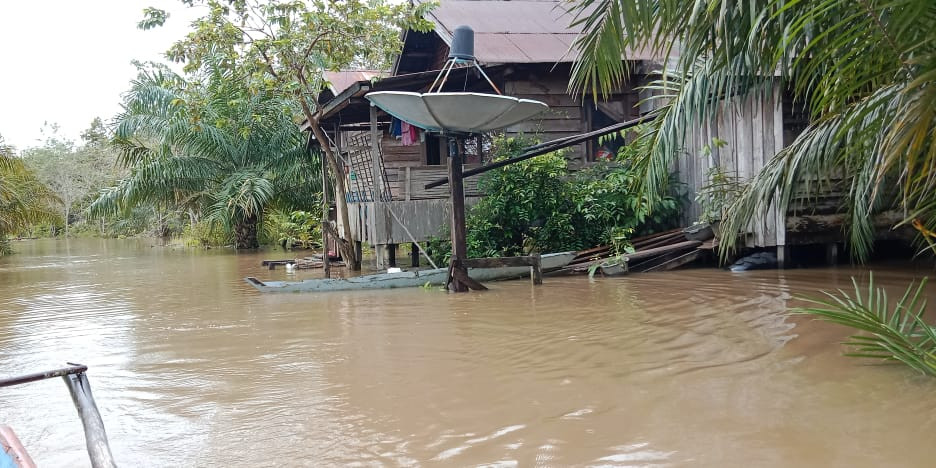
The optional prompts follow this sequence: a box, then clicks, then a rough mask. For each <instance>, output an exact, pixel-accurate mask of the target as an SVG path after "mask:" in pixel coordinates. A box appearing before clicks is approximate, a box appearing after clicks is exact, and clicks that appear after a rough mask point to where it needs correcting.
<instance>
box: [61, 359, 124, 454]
mask: <svg viewBox="0 0 936 468" xmlns="http://www.w3.org/2000/svg"><path fill="white" fill-rule="evenodd" d="M64 378H65V385H67V386H68V391H69V393H71V397H72V401H73V402H74V403H75V408H76V409H77V410H78V416H80V417H81V423H82V425H84V433H85V442H86V443H87V446H88V457H90V458H91V466H92V467H93V468H116V467H117V464H116V463H115V462H114V456H113V455H111V451H110V446H109V445H108V443H107V433H106V432H105V431H104V420H102V419H101V413H99V412H98V408H97V405H96V404H95V403H94V396H92V395H91V384H90V383H89V382H88V377H87V376H86V375H85V374H84V372H82V373H79V374H68V375H66V376H65V377H64Z"/></svg>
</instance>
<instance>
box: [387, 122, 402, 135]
mask: <svg viewBox="0 0 936 468" xmlns="http://www.w3.org/2000/svg"><path fill="white" fill-rule="evenodd" d="M390 136H392V137H394V138H400V137H402V136H403V129H402V121H401V120H400V119H398V118H396V117H394V118H393V119H391V120H390Z"/></svg>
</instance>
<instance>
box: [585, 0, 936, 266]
mask: <svg viewBox="0 0 936 468" xmlns="http://www.w3.org/2000/svg"><path fill="white" fill-rule="evenodd" d="M572 9H573V12H574V17H575V20H574V22H575V24H577V25H579V26H581V27H583V29H584V33H583V35H582V36H581V37H580V38H579V39H578V41H577V43H576V46H577V47H578V48H579V49H580V51H581V54H582V55H581V60H580V61H579V62H578V63H577V64H576V66H575V69H574V78H573V80H572V82H571V84H570V86H571V87H572V88H573V89H575V90H577V91H579V92H585V91H589V92H594V93H596V94H602V93H604V94H607V93H608V92H609V91H610V90H611V89H612V88H613V87H614V86H615V85H616V84H617V83H618V82H620V81H621V80H622V79H624V77H625V76H626V73H627V69H626V65H625V64H622V61H621V57H622V56H624V55H625V51H626V50H628V49H629V48H631V47H639V48H643V49H647V48H652V49H654V50H656V51H658V52H659V53H661V55H664V54H665V55H670V56H672V55H678V59H676V60H675V61H674V62H673V68H672V69H671V70H666V71H664V73H663V77H662V79H661V80H660V81H658V82H656V83H655V84H654V85H653V86H654V87H655V88H656V90H657V92H658V94H660V95H661V97H662V99H664V101H662V102H665V103H666V104H665V105H664V106H663V107H662V109H661V113H660V115H659V117H658V118H657V119H656V121H655V129H656V131H655V132H654V133H653V134H652V136H651V138H653V144H652V148H653V149H652V151H651V152H650V154H649V155H648V156H647V157H646V158H644V159H643V160H641V161H638V164H637V165H638V167H640V168H641V169H642V170H643V177H642V186H643V188H644V190H645V191H646V192H647V193H648V195H651V196H653V195H657V196H658V195H660V194H662V189H663V187H665V186H666V184H665V179H666V177H667V176H668V172H669V169H670V168H671V167H672V166H671V163H672V161H673V159H674V158H676V157H679V155H680V154H681V150H682V146H683V140H684V138H685V134H686V131H687V129H688V128H692V127H693V126H698V125H699V124H700V123H701V122H703V121H705V120H706V119H707V118H710V117H712V116H713V115H714V113H715V111H716V105H715V104H717V102H718V100H720V99H724V98H727V97H732V96H748V95H755V96H756V95H758V94H759V93H767V92H770V90H771V89H772V86H773V84H774V83H775V82H777V81H780V82H781V83H782V84H783V85H784V86H785V87H786V89H788V90H790V91H791V92H792V93H793V94H794V97H795V99H797V100H798V101H799V102H802V103H806V105H807V108H808V111H809V115H810V123H809V125H808V126H807V128H806V129H805V131H803V133H802V134H801V135H800V136H799V137H798V138H797V139H796V140H795V142H794V143H793V144H791V145H790V146H788V147H787V148H785V149H784V150H782V151H781V152H780V153H778V154H777V155H776V156H775V157H774V158H773V159H772V160H771V161H770V162H769V163H768V164H767V165H766V167H765V168H764V169H763V170H762V171H761V172H760V173H759V174H757V175H756V177H754V179H753V180H752V181H751V183H750V184H749V185H748V187H747V188H746V189H745V191H744V192H743V194H742V195H741V196H740V197H739V198H738V199H737V201H736V202H735V203H734V204H733V205H732V206H731V207H730V208H729V210H728V213H727V217H726V218H727V219H725V220H724V221H723V224H722V229H723V230H727V232H740V231H742V230H743V229H744V228H745V226H746V224H747V220H749V219H751V217H752V216H754V215H756V214H758V213H763V212H765V211H766V210H767V209H768V208H769V207H770V206H771V204H772V203H776V204H777V208H778V209H780V210H783V212H785V211H786V209H787V208H788V206H789V204H790V201H791V198H792V197H793V194H794V193H796V192H797V191H798V190H802V189H804V188H805V189H807V190H808V189H812V188H815V187H801V184H800V181H801V180H804V179H803V176H804V175H805V174H810V175H818V176H829V175H830V174H832V173H833V171H836V172H837V173H839V174H840V176H844V177H842V178H843V179H844V181H845V183H846V188H847V190H846V198H845V201H844V208H845V209H846V211H847V212H848V214H849V223H848V232H849V241H850V242H849V244H850V246H851V248H852V251H853V253H854V254H855V255H856V256H857V257H858V258H860V259H864V258H866V256H867V254H868V252H869V250H870V248H871V244H872V241H873V225H872V219H873V216H872V215H873V214H874V213H875V212H876V211H878V210H883V209H889V208H898V209H900V210H902V211H903V212H904V213H905V214H906V220H905V221H904V222H905V223H911V222H913V223H914V226H916V227H917V229H918V231H919V232H921V234H923V236H924V237H926V236H927V233H930V234H931V233H932V232H933V231H936V227H934V226H936V195H934V194H936V34H933V31H934V29H936V2H933V1H932V0H857V1H856V0H826V1H821V2H819V1H817V2H804V1H794V0H752V1H745V2H738V1H733V0H707V1H702V0H694V1H677V0H627V1H624V0H579V1H576V2H574V3H573V6H572ZM777 193H779V197H777V196H776V194H777ZM724 241H725V242H723V244H722V246H723V248H725V249H731V248H733V247H735V246H736V239H735V238H733V237H731V236H726V237H725V239H724Z"/></svg>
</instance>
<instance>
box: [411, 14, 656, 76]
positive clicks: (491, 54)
mask: <svg viewBox="0 0 936 468" xmlns="http://www.w3.org/2000/svg"><path fill="white" fill-rule="evenodd" d="M418 1H422V0H418ZM566 3H567V2H563V1H555V0H540V1H529V0H528V1H490V0H481V1H479V0H443V1H441V2H440V4H439V6H437V7H436V8H434V9H432V10H431V11H430V12H429V14H428V17H427V19H429V20H432V21H433V22H434V23H435V24H436V29H435V33H436V34H438V35H439V37H440V38H442V40H443V41H445V43H446V44H449V45H450V44H451V41H452V31H454V30H455V28H456V27H458V26H461V25H467V26H471V28H472V29H474V33H475V57H476V58H477V59H478V61H479V62H481V63H482V64H494V63H536V62H539V63H550V62H551V63H556V62H571V61H573V60H574V59H575V58H576V53H575V51H574V50H572V44H573V43H574V42H575V39H576V37H578V35H579V34H580V33H581V28H580V27H575V28H572V27H570V24H571V23H572V21H573V15H572V14H571V13H569V12H568V10H567V9H568V7H567V6H566ZM625 58H626V59H627V60H652V59H654V58H656V56H655V55H654V54H651V53H649V52H648V51H642V50H632V51H628V54H627V57H625Z"/></svg>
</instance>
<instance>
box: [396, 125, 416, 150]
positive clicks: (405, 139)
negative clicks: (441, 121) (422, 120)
mask: <svg viewBox="0 0 936 468" xmlns="http://www.w3.org/2000/svg"><path fill="white" fill-rule="evenodd" d="M400 131H401V132H402V138H401V143H402V144H403V146H412V145H415V144H417V143H418V142H419V128H418V127H415V126H413V125H410V124H409V122H402V123H401V124H400Z"/></svg>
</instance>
